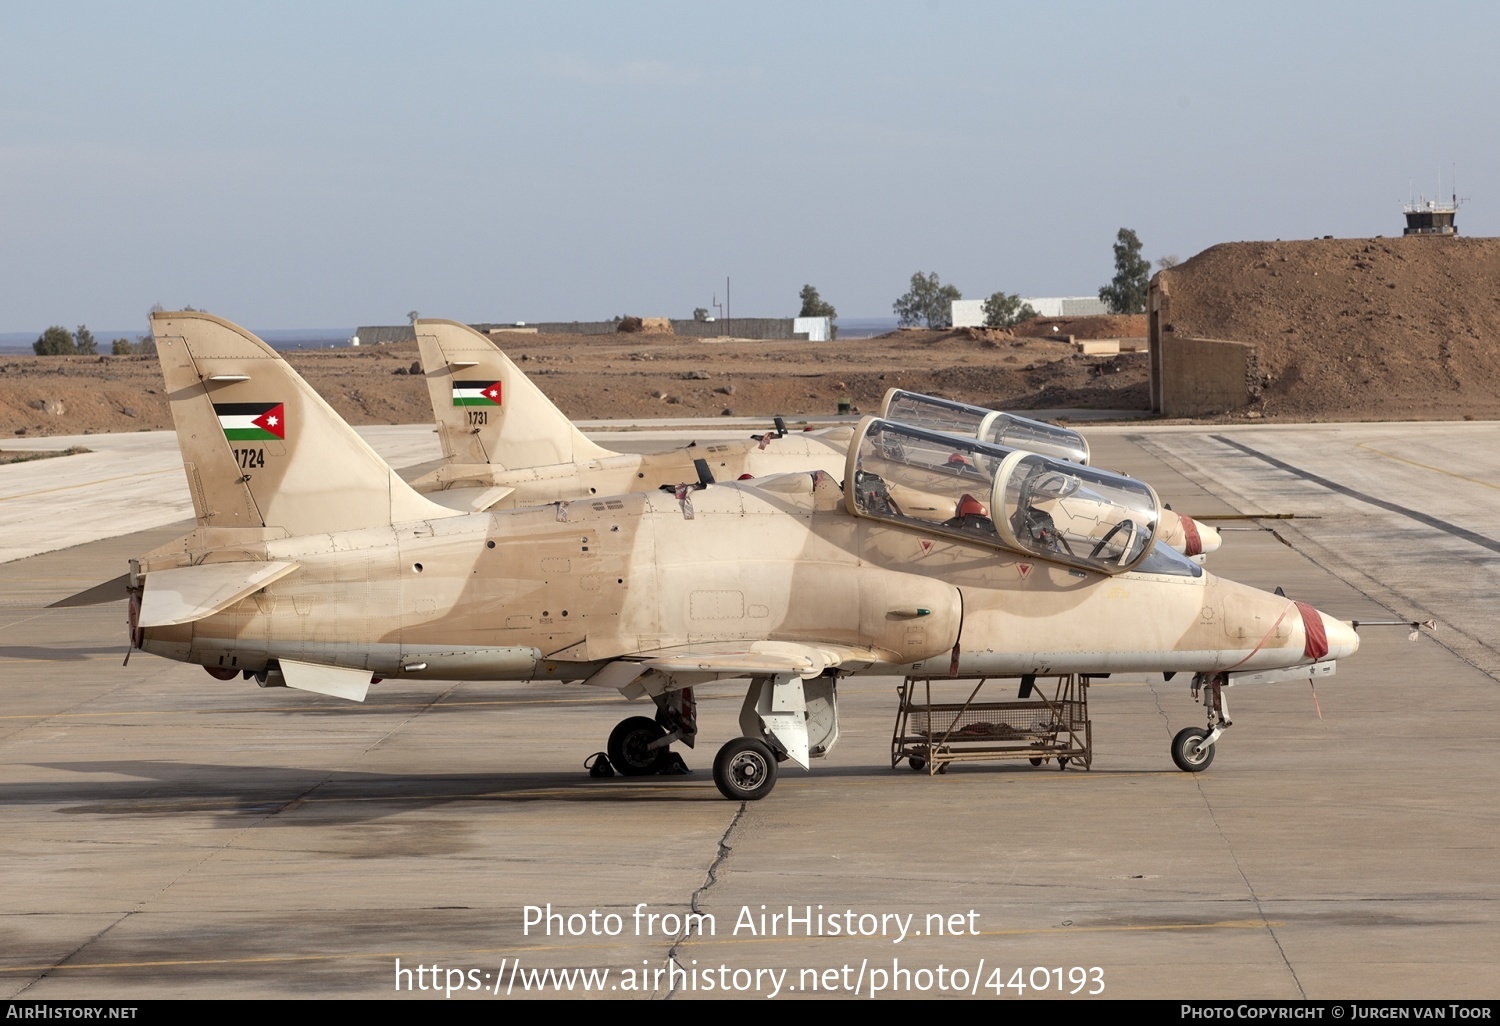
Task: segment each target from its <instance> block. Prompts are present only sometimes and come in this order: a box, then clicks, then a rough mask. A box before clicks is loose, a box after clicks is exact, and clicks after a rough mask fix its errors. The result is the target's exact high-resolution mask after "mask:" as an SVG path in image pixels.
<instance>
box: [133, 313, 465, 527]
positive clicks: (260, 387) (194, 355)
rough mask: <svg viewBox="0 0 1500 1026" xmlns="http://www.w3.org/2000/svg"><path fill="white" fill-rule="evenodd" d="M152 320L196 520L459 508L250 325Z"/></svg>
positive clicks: (181, 316) (380, 520)
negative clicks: (439, 498) (364, 431)
mask: <svg viewBox="0 0 1500 1026" xmlns="http://www.w3.org/2000/svg"><path fill="white" fill-rule="evenodd" d="M151 331H152V334H153V335H154V336H155V337H156V353H157V356H158V357H159V358H160V360H161V369H162V375H163V376H164V377H165V379H166V384H167V398H168V399H169V400H170V402H171V407H172V421H173V423H174V424H175V425H176V427H177V443H178V445H179V446H180V447H181V449H182V462H183V469H184V470H185V471H186V472H187V477H188V488H189V490H190V491H191V492H192V496H193V512H194V513H195V514H196V515H197V517H198V523H199V524H200V525H202V526H205V527H279V528H282V529H284V530H285V531H287V532H288V533H289V534H292V535H302V534H321V533H325V532H332V531H350V530H356V529H358V528H363V527H379V526H384V525H389V524H393V523H407V522H410V521H415V520H424V519H430V518H433V517H448V516H455V515H456V513H455V511H453V510H449V509H445V508H443V507H441V506H438V505H436V504H434V503H432V502H429V501H428V500H427V499H424V498H423V497H422V496H420V495H418V494H417V493H416V492H414V491H412V489H411V488H410V486H408V485H407V484H406V482H404V481H402V480H401V479H400V478H399V477H397V476H396V474H395V472H394V471H392V470H391V468H390V467H389V466H387V465H386V463H385V461H384V460H382V459H381V458H380V457H379V456H378V455H376V453H375V450H373V449H371V448H370V447H369V445H367V444H366V443H365V441H364V439H362V438H360V437H359V435H358V434H356V433H355V431H354V429H353V428H351V427H350V426H349V425H348V424H346V423H345V422H344V420H343V418H341V417H340V416H339V415H338V414H337V413H335V412H334V410H333V408H332V407H331V406H329V405H328V404H327V403H326V402H324V401H323V398H322V396H320V395H318V394H317V393H316V392H314V391H313V390H312V387H311V386H309V385H308V383H307V382H306V381H304V380H302V377H301V375H299V374H298V373H297V372H296V371H294V370H293V369H292V368H291V366H290V365H289V364H288V363H287V362H286V361H285V360H283V359H282V358H281V356H280V355H279V354H278V353H277V352H276V351H275V350H274V349H272V348H271V347H270V346H268V345H266V344H265V343H264V342H262V341H261V340H260V339H258V338H256V337H255V336H254V335H252V334H250V333H249V332H248V331H246V330H244V329H243V328H240V327H238V326H237V325H234V324H230V323H229V322H228V321H225V320H221V319H219V318H218V317H214V316H212V315H211V314H206V313H201V312H198V311H185V312H179V313H172V312H158V313H153V314H152V315H151Z"/></svg>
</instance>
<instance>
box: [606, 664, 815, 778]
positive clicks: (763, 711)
mask: <svg viewBox="0 0 1500 1026" xmlns="http://www.w3.org/2000/svg"><path fill="white" fill-rule="evenodd" d="M835 684H836V678H835V677H834V676H833V675H832V674H828V675H825V676H819V677H814V678H812V679H810V680H804V679H803V678H802V677H801V676H799V675H797V674H793V673H788V674H775V675H771V676H760V677H755V678H753V679H752V680H751V682H750V688H749V690H748V691H747V692H746V693H745V702H744V705H743V706H742V707H741V708H740V730H741V731H742V732H743V736H742V737H736V738H731V739H730V740H729V741H727V742H725V744H724V746H723V747H721V748H720V749H719V753H718V755H717V756H715V758H714V784H715V786H717V787H718V789H719V793H720V794H722V795H723V796H724V797H725V798H728V799H729V800H730V801H737V802H753V801H758V800H760V799H761V798H764V797H765V796H766V795H768V794H770V793H771V791H772V789H773V788H775V786H776V777H777V775H778V767H779V764H780V763H783V762H788V761H790V762H795V763H796V764H797V765H798V766H801V767H802V768H803V769H806V768H807V765H808V762H809V760H811V759H815V758H818V757H819V756H822V755H826V754H828V751H829V750H830V749H832V748H833V746H834V744H835V743H836V742H837V741H838V737H839V728H838V708H837V704H836V695H835ZM652 699H653V701H655V702H656V717H655V718H654V719H653V718H651V717H648V716H631V717H629V718H628V719H624V720H621V721H620V722H619V724H618V725H617V726H616V727H615V729H614V730H612V731H610V735H609V744H608V746H607V749H606V754H607V756H608V759H609V764H610V766H611V767H612V768H613V769H614V771H615V772H616V773H620V774H622V775H624V776H627V777H642V776H649V775H652V774H657V773H669V772H671V771H672V770H671V767H672V765H673V762H674V761H676V762H678V763H680V762H681V760H680V759H679V758H678V757H677V755H676V753H674V752H672V750H671V745H672V743H673V742H675V741H682V742H684V743H685V744H687V746H688V747H689V748H691V747H693V743H694V741H696V740H697V736H698V717H697V706H696V703H695V702H694V700H693V691H692V689H691V688H682V689H680V690H677V691H667V692H663V693H662V694H659V695H653V696H652ZM591 772H594V775H596V776H608V775H609V774H607V773H603V772H595V771H592V770H591Z"/></svg>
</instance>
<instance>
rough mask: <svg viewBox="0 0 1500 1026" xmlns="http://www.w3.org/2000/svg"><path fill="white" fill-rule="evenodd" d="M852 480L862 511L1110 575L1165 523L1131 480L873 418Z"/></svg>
mask: <svg viewBox="0 0 1500 1026" xmlns="http://www.w3.org/2000/svg"><path fill="white" fill-rule="evenodd" d="M845 480H846V481H847V482H848V483H849V487H848V488H847V490H846V493H845V502H846V503H847V504H848V508H849V511H850V512H852V513H854V514H855V515H857V516H865V517H872V518H874V519H877V520H887V521H890V522H892V523H898V524H902V525H905V526H908V527H915V528H918V529H920V530H923V531H928V532H932V533H934V534H942V535H948V536H950V537H956V538H961V539H963V540H965V541H969V542H975V543H979V544H983V545H989V546H994V547H997V548H1006V549H1010V550H1011V551H1013V552H1019V553H1021V554H1023V555H1026V556H1036V557H1040V558H1042V559H1048V560H1052V561H1054V562H1058V563H1065V564H1067V565H1069V566H1075V567H1079V568H1082V569H1085V570H1092V571H1094V572H1096V573H1104V574H1118V573H1123V572H1125V571H1126V570H1130V569H1133V568H1134V567H1135V566H1136V565H1137V564H1138V563H1140V562H1141V560H1143V559H1144V558H1145V557H1146V554H1147V553H1148V552H1149V551H1150V550H1151V546H1152V543H1153V542H1154V541H1155V540H1156V530H1157V525H1158V523H1159V522H1160V519H1161V518H1160V515H1159V512H1158V511H1159V504H1158V502H1157V499H1156V493H1155V492H1153V491H1152V490H1151V488H1150V486H1149V485H1146V484H1145V483H1143V482H1141V481H1137V480H1135V479H1134V478H1129V477H1124V476H1123V475H1120V474H1112V473H1110V472H1109V471H1107V470H1098V469H1095V468H1093V467H1085V466H1080V465H1078V464H1075V463H1067V462H1064V461H1062V460H1057V459H1053V458H1051V457H1048V456H1043V455H1041V454H1039V453H1034V452H1023V451H1021V450H1018V449H1009V448H1006V447H1004V446H999V445H991V444H988V443H986V442H981V441H979V440H978V439H969V438H960V437H957V436H955V435H948V434H943V433H941V432H938V431H929V430H925V429H923V428H918V427H912V426H911V425H909V424H897V423H892V422H891V421H887V420H880V419H877V418H874V417H868V418H866V419H865V420H864V421H862V422H861V423H860V425H859V427H858V428H857V429H856V430H855V435H854V441H853V444H851V445H850V446H849V457H848V464H847V467H846V477H845Z"/></svg>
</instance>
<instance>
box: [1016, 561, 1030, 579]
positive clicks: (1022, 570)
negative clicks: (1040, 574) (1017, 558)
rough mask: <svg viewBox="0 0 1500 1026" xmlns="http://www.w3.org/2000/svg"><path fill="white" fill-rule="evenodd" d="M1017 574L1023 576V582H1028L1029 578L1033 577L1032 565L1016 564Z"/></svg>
mask: <svg viewBox="0 0 1500 1026" xmlns="http://www.w3.org/2000/svg"><path fill="white" fill-rule="evenodd" d="M1016 573H1018V574H1020V575H1021V580H1023V581H1024V580H1026V579H1027V578H1028V577H1030V576H1031V564H1030V563H1017V564H1016Z"/></svg>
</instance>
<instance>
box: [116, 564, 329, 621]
mask: <svg viewBox="0 0 1500 1026" xmlns="http://www.w3.org/2000/svg"><path fill="white" fill-rule="evenodd" d="M298 566H300V564H298V563H286V562H271V563H265V562H259V561H257V562H250V561H246V560H240V561H236V562H233V563H204V564H201V565H199V566H182V567H173V568H172V569H170V570H153V571H151V572H150V573H148V574H147V575H146V590H145V593H144V594H143V595H142V596H141V616H140V620H139V621H138V625H139V626H141V627H165V626H167V625H169V624H174V623H191V622H192V621H194V620H201V619H203V618H204V617H205V616H212V615H213V614H214V613H217V612H218V611H219V610H221V609H225V608H228V607H229V606H232V605H234V604H235V603H236V602H238V601H239V600H240V599H242V598H244V597H245V596H246V595H249V594H250V593H251V592H254V591H258V590H260V589H261V588H264V587H265V586H266V585H268V584H270V583H271V582H273V581H279V580H280V579H281V578H283V577H285V576H286V575H287V574H289V573H291V572H292V571H293V570H296V569H297V568H298Z"/></svg>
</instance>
